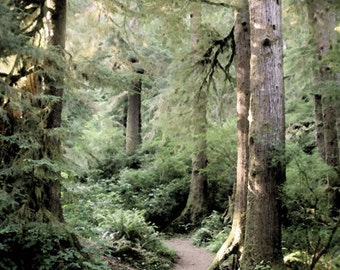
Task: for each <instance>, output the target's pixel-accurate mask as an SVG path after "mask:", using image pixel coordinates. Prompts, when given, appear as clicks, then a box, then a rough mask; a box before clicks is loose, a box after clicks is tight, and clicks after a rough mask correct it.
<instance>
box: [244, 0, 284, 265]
mask: <svg viewBox="0 0 340 270" xmlns="http://www.w3.org/2000/svg"><path fill="white" fill-rule="evenodd" d="M280 2H281V1H271V0H250V2H249V12H250V25H251V63H250V66H251V71H250V91H251V97H250V115H249V125H250V126H249V162H250V165H249V178H248V198H247V217H246V229H245V241H244V253H243V255H242V260H241V266H242V269H254V268H255V266H256V265H258V264H260V263H261V262H263V263H265V264H269V265H271V267H272V268H275V269H278V268H279V267H280V266H282V264H283V260H282V251H281V219H280V201H279V199H278V198H279V187H280V185H281V184H282V183H283V181H284V180H285V165H284V147H285V121H284V89H283V70H282V38H281V5H280Z"/></svg>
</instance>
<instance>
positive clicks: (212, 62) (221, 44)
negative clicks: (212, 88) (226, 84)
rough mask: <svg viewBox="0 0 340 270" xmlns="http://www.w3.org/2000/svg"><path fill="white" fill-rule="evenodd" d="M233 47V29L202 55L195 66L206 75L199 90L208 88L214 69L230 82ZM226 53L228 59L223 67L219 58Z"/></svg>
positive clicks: (215, 41) (233, 54)
mask: <svg viewBox="0 0 340 270" xmlns="http://www.w3.org/2000/svg"><path fill="white" fill-rule="evenodd" d="M235 46H236V45H235V39H234V27H233V28H232V29H231V31H230V33H229V34H228V35H227V36H226V37H225V38H223V39H218V40H214V41H213V42H212V45H211V46H210V47H209V48H208V49H207V50H206V51H205V53H204V54H203V58H202V59H201V60H199V61H198V62H197V63H196V65H198V66H203V68H205V69H206V75H205V77H204V78H203V80H202V84H201V86H200V89H202V88H203V87H204V85H207V86H208V88H209V85H210V83H211V82H212V81H213V76H214V74H215V71H216V69H220V70H222V71H223V73H224V75H225V77H226V79H227V80H228V81H231V79H232V76H231V75H230V72H229V69H230V66H231V65H232V63H233V61H234V56H235ZM227 52H229V58H228V59H227V64H226V65H224V66H223V64H222V63H221V62H220V60H219V56H221V55H222V54H225V53H227Z"/></svg>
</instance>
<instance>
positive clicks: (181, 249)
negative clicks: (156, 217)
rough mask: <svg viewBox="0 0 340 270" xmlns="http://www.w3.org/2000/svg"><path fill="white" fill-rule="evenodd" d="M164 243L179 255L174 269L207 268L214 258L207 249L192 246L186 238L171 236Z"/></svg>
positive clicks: (203, 269)
mask: <svg viewBox="0 0 340 270" xmlns="http://www.w3.org/2000/svg"><path fill="white" fill-rule="evenodd" d="M165 243H166V244H167V245H168V246H169V247H171V248H173V249H174V250H175V251H176V253H177V255H178V257H179V260H178V261H177V262H176V264H175V266H174V270H207V269H208V267H209V265H210V263H211V262H212V260H213V258H214V255H213V254H211V253H210V252H209V251H207V250H205V249H203V248H199V247H196V246H194V244H193V243H192V240H191V239H188V238H173V239H170V240H167V241H166V242H165Z"/></svg>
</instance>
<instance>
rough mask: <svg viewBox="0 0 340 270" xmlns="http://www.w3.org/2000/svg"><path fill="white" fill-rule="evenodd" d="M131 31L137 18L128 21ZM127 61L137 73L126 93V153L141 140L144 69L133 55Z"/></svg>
mask: <svg viewBox="0 0 340 270" xmlns="http://www.w3.org/2000/svg"><path fill="white" fill-rule="evenodd" d="M131 10H134V11H137V10H138V1H137V2H136V3H133V4H131ZM129 26H130V29H131V31H132V32H133V33H134V34H136V33H138V32H139V21H138V19H137V18H132V19H130V21H129ZM129 61H130V62H131V64H132V66H133V67H132V68H133V71H134V72H135V73H136V74H137V76H136V77H137V78H134V79H133V80H132V83H131V86H132V87H131V90H130V91H129V93H128V104H127V117H126V142H125V149H126V153H127V154H128V155H130V154H132V153H133V152H135V151H136V150H137V148H138V147H139V145H140V144H141V142H142V137H141V127H142V119H141V103H142V101H141V92H142V80H141V78H138V74H143V73H144V69H143V68H141V67H140V66H139V65H138V62H139V61H138V59H137V57H135V56H130V57H129Z"/></svg>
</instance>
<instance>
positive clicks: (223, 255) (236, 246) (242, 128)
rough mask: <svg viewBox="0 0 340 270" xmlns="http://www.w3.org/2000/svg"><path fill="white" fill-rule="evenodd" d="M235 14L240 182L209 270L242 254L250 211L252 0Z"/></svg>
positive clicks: (242, 0) (240, 2) (237, 180)
mask: <svg viewBox="0 0 340 270" xmlns="http://www.w3.org/2000/svg"><path fill="white" fill-rule="evenodd" d="M237 4H238V6H237V10H236V11H235V29H234V35H235V43H236V48H235V49H236V55H235V68H236V87H237V179H236V189H235V193H234V196H233V197H234V198H235V202H234V211H233V216H232V227H231V232H230V234H229V236H228V238H227V239H226V241H225V242H224V243H223V245H222V247H221V248H220V249H219V251H218V252H217V254H216V256H215V258H214V261H213V262H212V264H211V266H210V268H209V269H211V270H213V269H218V268H219V266H220V265H221V264H222V263H223V262H224V261H226V260H227V259H228V257H229V256H230V255H231V254H237V255H239V254H240V253H241V251H242V246H243V240H244V232H245V219H246V209H247V184H248V166H249V147H248V133H249V123H248V111H249V97H250V26H249V11H248V1H247V0H240V1H239V2H238V3H237Z"/></svg>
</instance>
